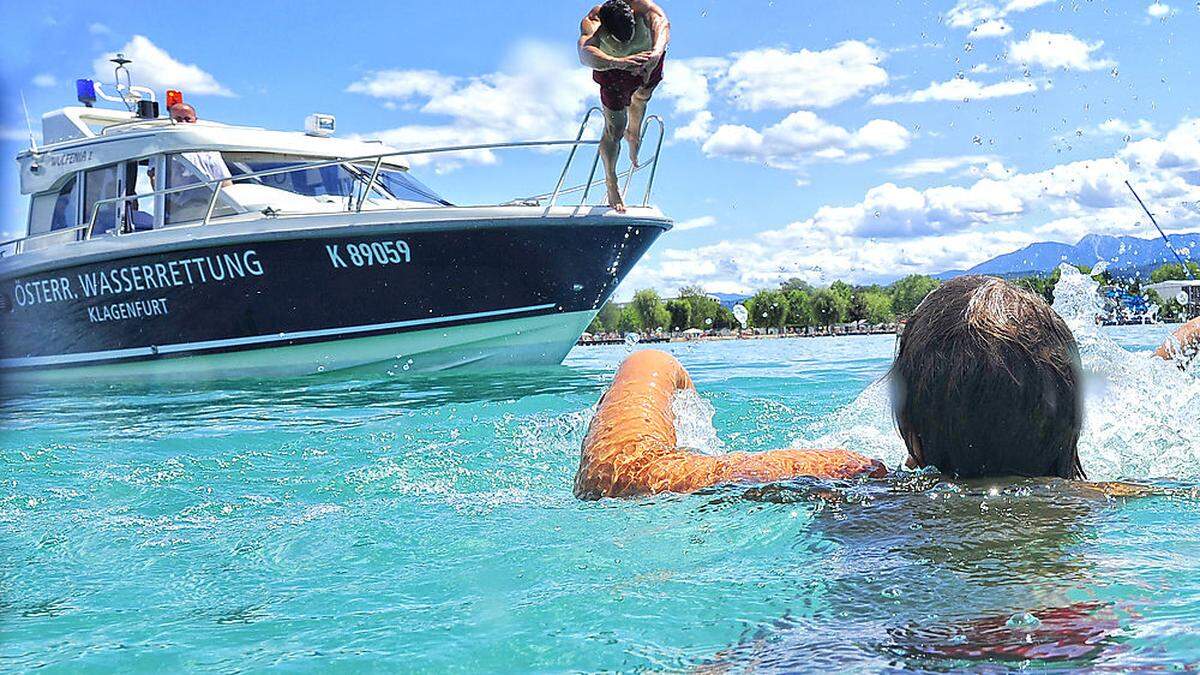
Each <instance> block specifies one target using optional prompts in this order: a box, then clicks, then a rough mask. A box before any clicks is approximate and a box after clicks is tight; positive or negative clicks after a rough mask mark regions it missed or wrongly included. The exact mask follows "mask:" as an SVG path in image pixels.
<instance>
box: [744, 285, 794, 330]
mask: <svg viewBox="0 0 1200 675" xmlns="http://www.w3.org/2000/svg"><path fill="white" fill-rule="evenodd" d="M746 310H747V311H748V312H749V313H750V325H751V326H753V327H755V328H783V327H784V326H785V325H787V317H788V300H787V296H786V295H784V294H783V293H782V292H780V291H759V292H758V293H755V294H754V297H752V298H750V299H749V300H747V301H746Z"/></svg>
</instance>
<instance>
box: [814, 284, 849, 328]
mask: <svg viewBox="0 0 1200 675" xmlns="http://www.w3.org/2000/svg"><path fill="white" fill-rule="evenodd" d="M840 303H841V299H840V298H839V297H838V296H837V294H835V293H834V292H833V291H831V290H829V289H828V288H820V289H817V290H816V291H813V294H812V308H813V316H814V317H815V318H816V320H817V324H818V325H821V326H832V325H834V324H837V323H841V322H842V315H843V314H842V307H841V305H840Z"/></svg>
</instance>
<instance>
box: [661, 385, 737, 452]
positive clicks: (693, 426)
mask: <svg viewBox="0 0 1200 675" xmlns="http://www.w3.org/2000/svg"><path fill="white" fill-rule="evenodd" d="M671 410H672V411H673V412H674V413H675V437H676V439H677V442H678V443H679V446H680V447H683V448H690V449H692V450H696V451H698V452H701V453H704V454H706V455H719V454H722V453H724V452H726V447H725V443H724V442H722V441H721V438H720V437H719V436H718V435H717V428H716V427H715V426H714V425H713V417H714V416H715V415H716V414H717V409H716V408H715V407H713V404H712V403H709V402H708V399H706V398H704V397H703V396H701V395H700V394H699V393H698V392H697V391H696V390H695V389H685V390H683V391H681V392H679V393H678V394H676V395H675V397H674V398H673V399H672V400H671Z"/></svg>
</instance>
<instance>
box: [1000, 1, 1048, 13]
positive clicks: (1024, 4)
mask: <svg viewBox="0 0 1200 675" xmlns="http://www.w3.org/2000/svg"><path fill="white" fill-rule="evenodd" d="M1051 2H1054V0H1011V2H1009V3H1008V4H1007V5H1005V6H1004V13H1005V14H1009V13H1012V12H1024V11H1027V10H1030V9H1033V8H1034V7H1041V6H1042V5H1045V4H1049V3H1051Z"/></svg>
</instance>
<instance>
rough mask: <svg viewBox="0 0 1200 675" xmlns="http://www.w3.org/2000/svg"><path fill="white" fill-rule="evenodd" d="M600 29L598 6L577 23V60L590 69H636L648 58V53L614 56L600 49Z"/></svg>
mask: <svg viewBox="0 0 1200 675" xmlns="http://www.w3.org/2000/svg"><path fill="white" fill-rule="evenodd" d="M599 31H600V6H599V5H597V6H595V7H593V8H592V11H590V12H588V15H587V16H585V17H583V22H582V23H580V24H579V62H580V63H582V64H583V65H585V66H587V67H588V68H591V69H592V70H637V69H639V68H641V67H642V65H643V64H645V63H646V61H647V60H648V59H649V58H650V56H649V55H648V54H633V55H632V56H626V57H624V58H614V57H612V56H609V55H608V54H605V53H604V52H603V51H601V50H600V47H599V46H598V45H599V39H598V38H597V33H598V32H599Z"/></svg>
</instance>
